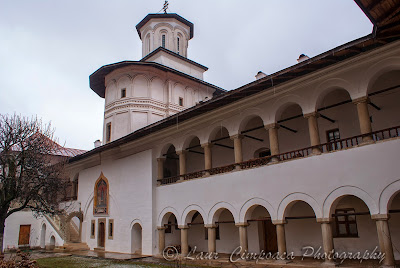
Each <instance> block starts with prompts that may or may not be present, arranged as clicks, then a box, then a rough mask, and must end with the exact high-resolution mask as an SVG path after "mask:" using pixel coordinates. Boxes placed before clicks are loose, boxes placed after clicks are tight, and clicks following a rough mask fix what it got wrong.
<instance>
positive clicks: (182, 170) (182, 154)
mask: <svg viewBox="0 0 400 268" xmlns="http://www.w3.org/2000/svg"><path fill="white" fill-rule="evenodd" d="M176 154H177V155H178V156H179V175H185V174H186V151H177V152H176Z"/></svg>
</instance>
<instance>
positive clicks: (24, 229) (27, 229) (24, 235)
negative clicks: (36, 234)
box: [18, 225, 31, 247]
mask: <svg viewBox="0 0 400 268" xmlns="http://www.w3.org/2000/svg"><path fill="white" fill-rule="evenodd" d="M30 237H31V225H20V226H19V237H18V246H20V247H29V238H30Z"/></svg>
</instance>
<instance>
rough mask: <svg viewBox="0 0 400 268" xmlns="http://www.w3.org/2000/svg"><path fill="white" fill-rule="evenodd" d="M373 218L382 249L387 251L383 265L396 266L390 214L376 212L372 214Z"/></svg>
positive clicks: (384, 251) (383, 251)
mask: <svg viewBox="0 0 400 268" xmlns="http://www.w3.org/2000/svg"><path fill="white" fill-rule="evenodd" d="M372 219H373V220H375V221H376V229H377V232H378V240H379V247H380V250H381V252H382V253H385V259H384V260H383V262H382V264H383V267H395V261H394V254H393V245H392V237H391V235H390V229H389V223H388V220H389V215H387V214H376V215H372Z"/></svg>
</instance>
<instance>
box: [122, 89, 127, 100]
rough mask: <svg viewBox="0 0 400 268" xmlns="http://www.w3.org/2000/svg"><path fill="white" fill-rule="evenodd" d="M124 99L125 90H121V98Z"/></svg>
mask: <svg viewBox="0 0 400 268" xmlns="http://www.w3.org/2000/svg"><path fill="white" fill-rule="evenodd" d="M125 97H126V88H123V89H121V98H125Z"/></svg>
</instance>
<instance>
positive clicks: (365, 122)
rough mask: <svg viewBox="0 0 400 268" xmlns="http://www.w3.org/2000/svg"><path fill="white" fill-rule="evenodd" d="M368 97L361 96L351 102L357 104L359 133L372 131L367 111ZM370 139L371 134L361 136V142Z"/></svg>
mask: <svg viewBox="0 0 400 268" xmlns="http://www.w3.org/2000/svg"><path fill="white" fill-rule="evenodd" d="M368 102H369V99H368V97H362V98H358V99H355V100H353V103H354V104H355V105H356V106H357V113H358V121H359V123H360V130H361V134H368V133H371V132H372V127H371V120H370V118H369V112H368ZM370 141H372V136H371V135H366V136H363V142H370Z"/></svg>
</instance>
